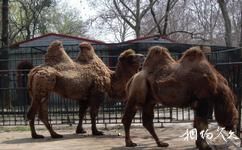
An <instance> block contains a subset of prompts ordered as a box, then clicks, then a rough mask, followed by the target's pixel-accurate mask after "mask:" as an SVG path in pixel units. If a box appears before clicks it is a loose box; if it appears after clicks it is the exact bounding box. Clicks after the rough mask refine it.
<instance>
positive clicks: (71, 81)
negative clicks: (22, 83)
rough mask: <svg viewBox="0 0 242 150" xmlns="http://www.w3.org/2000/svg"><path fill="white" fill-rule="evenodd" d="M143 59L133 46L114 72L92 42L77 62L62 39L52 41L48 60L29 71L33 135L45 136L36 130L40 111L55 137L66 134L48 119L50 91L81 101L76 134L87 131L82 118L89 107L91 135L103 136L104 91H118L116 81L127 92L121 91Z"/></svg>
mask: <svg viewBox="0 0 242 150" xmlns="http://www.w3.org/2000/svg"><path fill="white" fill-rule="evenodd" d="M142 60H143V55H141V54H136V53H135V52H134V51H133V50H130V49H129V50H126V51H124V52H123V53H121V54H120V56H119V61H118V65H117V68H116V70H115V71H111V70H109V68H108V67H107V66H106V65H105V64H104V63H103V62H102V60H101V59H100V58H99V57H98V56H97V55H96V54H95V51H94V49H93V47H92V46H91V45H90V44H89V43H81V44H80V53H79V55H78V56H77V58H76V60H75V61H73V60H72V59H71V58H70V57H69V56H68V55H67V53H66V52H65V50H64V48H63V45H62V42H60V41H54V42H53V43H51V44H50V46H49V47H48V49H47V53H46V54H45V63H44V64H43V65H40V66H37V67H35V68H33V69H32V70H31V71H30V73H29V74H28V90H29V94H30V97H31V99H32V102H31V105H30V108H29V110H28V113H27V118H28V120H29V125H30V130H31V136H32V138H43V137H44V136H43V135H39V134H37V133H36V130H35V126H34V121H35V116H36V114H37V113H38V117H39V119H40V120H41V121H42V122H43V123H44V125H45V126H46V128H47V129H48V131H49V132H50V135H51V137H52V138H61V137H63V136H62V135H60V134H58V133H56V132H55V131H54V130H53V128H52V126H51V125H50V123H49V122H48V99H49V95H50V93H51V92H55V93H57V94H58V95H60V96H62V97H65V98H69V99H72V100H76V101H78V102H79V104H80V108H79V124H78V126H77V129H76V133H85V130H84V129H83V127H82V121H83V117H84V115H85V112H86V110H87V108H88V107H90V116H91V124H92V134H93V135H103V132H101V131H98V130H97V127H96V117H97V114H98V109H99V106H100V104H101V102H102V101H103V100H104V96H105V93H116V91H115V90H116V88H113V87H112V86H111V84H112V83H114V84H115V83H116V80H118V81H119V84H124V85H122V86H120V87H123V89H120V88H117V89H119V90H121V91H118V92H117V93H120V92H121V93H125V92H122V91H125V84H126V82H127V81H128V79H127V78H131V76H132V75H133V74H135V73H136V72H138V69H139V67H140V64H141V61H142ZM127 62H128V63H127ZM112 95H114V96H115V94H112ZM121 96H125V94H124V95H121Z"/></svg>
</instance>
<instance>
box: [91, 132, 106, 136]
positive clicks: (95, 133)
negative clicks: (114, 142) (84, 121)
mask: <svg viewBox="0 0 242 150" xmlns="http://www.w3.org/2000/svg"><path fill="white" fill-rule="evenodd" d="M92 135H97V136H99V135H104V133H103V132H102V131H94V132H92Z"/></svg>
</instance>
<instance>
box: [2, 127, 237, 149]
mask: <svg viewBox="0 0 242 150" xmlns="http://www.w3.org/2000/svg"><path fill="white" fill-rule="evenodd" d="M164 126H165V127H163V128H161V127H156V132H157V134H158V136H159V138H160V139H161V140H162V141H164V142H167V143H169V144H170V145H169V147H168V148H158V147H157V146H156V144H155V141H154V140H153V139H152V137H151V136H150V134H149V133H148V132H147V131H146V130H145V129H144V128H143V127H142V126H140V125H134V126H132V129H131V135H132V139H133V141H134V142H136V143H137V144H138V146H137V147H136V148H126V147H125V146H124V132H123V127H122V126H121V125H115V126H111V125H108V127H107V129H104V127H103V126H99V129H101V130H103V131H104V133H105V135H104V136H92V135H91V131H90V125H86V127H85V129H86V130H87V133H86V134H83V135H76V134H74V132H75V127H76V126H71V127H69V126H67V125H66V126H53V127H54V129H55V130H56V131H57V132H58V133H60V134H63V135H64V138H61V139H51V138H50V135H49V133H48V132H47V131H46V129H45V128H44V127H43V126H37V131H38V133H40V134H43V135H44V136H45V138H44V139H31V138H30V131H29V129H28V127H25V128H22V127H20V128H18V127H11V128H10V127H8V128H7V127H2V128H1V129H0V149H1V150H28V149H29V150H130V149H135V150H148V149H152V150H158V149H161V150H176V149H177V150H195V149H196V148H195V144H194V140H191V139H189V140H188V141H186V140H184V137H180V136H182V135H183V134H184V133H186V130H187V129H189V130H190V129H192V125H191V123H182V124H174V123H173V124H164ZM16 128H17V129H16ZM211 128H212V130H211V132H215V131H216V128H217V126H212V127H211ZM238 143H240V140H237V141H236V140H235V142H231V141H228V142H224V141H223V140H222V139H221V137H220V139H219V138H218V139H217V140H216V141H213V142H212V144H211V145H212V147H213V149H216V150H220V149H221V150H226V149H231V150H236V149H240V148H238Z"/></svg>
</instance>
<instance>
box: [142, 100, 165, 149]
mask: <svg viewBox="0 0 242 150" xmlns="http://www.w3.org/2000/svg"><path fill="white" fill-rule="evenodd" d="M154 106H155V104H151V103H148V104H147V103H146V104H145V108H143V111H142V121H143V126H144V127H145V128H146V129H147V130H148V131H149V133H150V134H151V135H152V137H153V138H154V139H155V141H156V143H157V146H158V147H168V146H169V144H168V143H164V142H161V141H160V140H159V138H158V136H157V134H156V133H155V129H154V124H153V119H154Z"/></svg>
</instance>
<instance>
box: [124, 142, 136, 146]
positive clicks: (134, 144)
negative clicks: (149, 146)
mask: <svg viewBox="0 0 242 150" xmlns="http://www.w3.org/2000/svg"><path fill="white" fill-rule="evenodd" d="M135 146H137V144H136V143H134V142H127V143H126V147H135Z"/></svg>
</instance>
